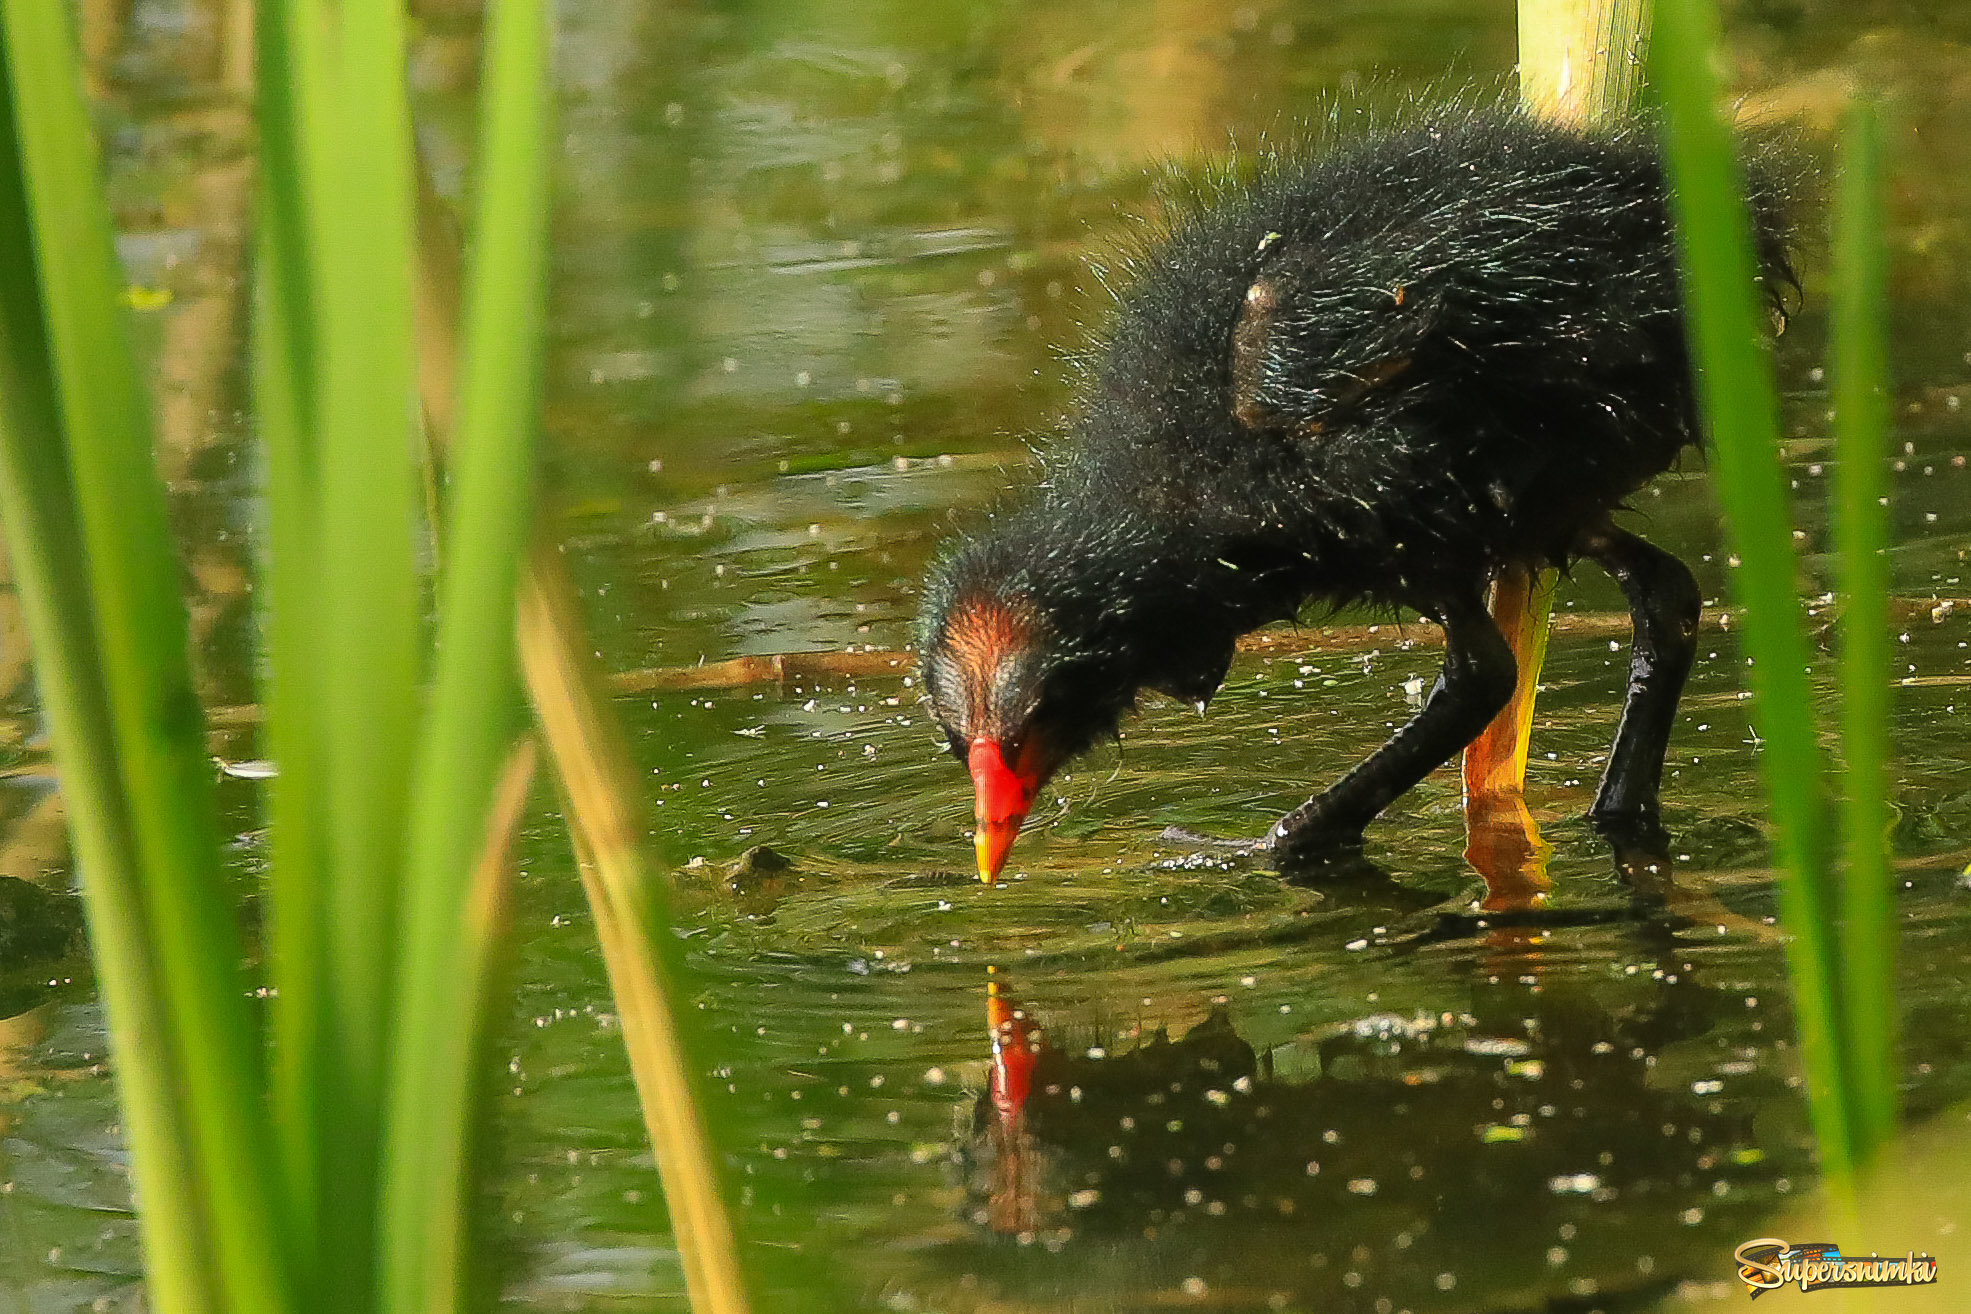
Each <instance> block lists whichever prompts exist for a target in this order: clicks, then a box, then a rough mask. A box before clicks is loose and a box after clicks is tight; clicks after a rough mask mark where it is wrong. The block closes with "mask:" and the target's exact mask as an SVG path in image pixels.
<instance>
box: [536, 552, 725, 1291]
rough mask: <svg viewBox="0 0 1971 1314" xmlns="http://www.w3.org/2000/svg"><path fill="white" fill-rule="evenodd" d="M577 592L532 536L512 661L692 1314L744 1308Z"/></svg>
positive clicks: (667, 943)
mask: <svg viewBox="0 0 1971 1314" xmlns="http://www.w3.org/2000/svg"><path fill="white" fill-rule="evenodd" d="M582 636H583V627H582V622H581V616H580V610H579V607H578V605H577V604H576V601H575V590H574V586H573V585H572V584H571V583H570V582H569V580H568V577H567V574H566V573H565V571H564V570H563V569H562V565H561V557H560V554H559V553H558V552H556V551H555V549H554V547H553V545H552V543H550V542H549V541H548V540H547V539H545V538H543V539H540V540H538V541H537V542H536V544H535V547H534V551H533V553H532V555H531V558H530V560H529V562H528V569H527V575H526V578H525V579H524V581H523V582H522V584H521V587H520V615H519V641H520V664H521V669H522V671H523V672H524V673H525V676H526V682H527V691H528V694H529V696H530V697H531V699H532V701H533V704H534V715H535V717H536V719H537V720H538V721H539V723H540V727H541V734H542V736H543V738H545V739H546V741H547V745H548V751H549V752H550V753H551V754H552V755H553V758H554V765H555V773H556V775H557V776H558V777H559V778H560V781H561V786H562V790H563V797H564V801H565V806H564V807H563V809H562V811H563V815H564V816H565V817H566V818H567V821H568V835H569V839H570V841H571V842H572V843H573V845H574V848H575V865H576V868H577V869H578V870H579V871H580V873H581V876H582V888H583V891H584V892H585V893H586V894H587V895H588V902H589V910H590V912H591V914H592V915H593V916H594V918H595V929H596V938H597V939H598V940H599V941H600V943H601V945H602V957H603V962H604V963H605V964H606V965H607V967H608V969H609V988H610V992H611V994H612V995H613V996H614V997H615V1000H616V1009H617V1013H618V1015H619V1017H620V1019H621V1029H622V1033H623V1048H624V1049H625V1050H626V1051H627V1052H628V1054H629V1059H630V1074H631V1076H632V1077H633V1078H634V1079H635V1081H636V1091H637V1103H638V1105H639V1106H640V1107H641V1108H642V1110H643V1121H644V1127H645V1129H646V1130H647V1131H648V1133H649V1135H650V1148H651V1150H652V1151H653V1152H654V1153H655V1154H656V1156H657V1173H658V1177H659V1180H660V1181H661V1182H662V1183H663V1187H664V1207H665V1209H666V1210H667V1211H668V1212H669V1213H670V1216H671V1231H672V1235H673V1236H674V1237H675V1238H676V1240H677V1248H678V1262H679V1264H680V1265H681V1266H682V1267H683V1269H684V1281H685V1290H686V1292H687V1294H688V1296H689V1298H690V1302H691V1308H692V1309H693V1310H694V1311H696V1312H697V1314H747V1312H748V1311H749V1310H750V1309H751V1308H752V1302H751V1300H750V1298H749V1296H748V1294H747V1289H746V1283H745V1273H744V1270H743V1269H742V1268H741V1266H740V1263H739V1247H738V1240H737V1236H736V1233H735V1231H734V1228H733V1225H732V1218H731V1214H730V1213H729V1211H728V1209H727V1206H726V1199H725V1192H724V1188H723V1184H722V1182H721V1180H720V1174H719V1169H718V1157H717V1154H716V1152H715V1150H714V1147H713V1143H712V1138H711V1132H710V1128H709V1127H708V1126H707V1124H706V1120H705V1109H704V1100H703V1098H702V1096H701V1094H700V1083H699V1081H698V1079H697V1076H696V1073H697V1071H698V1070H699V1069H697V1068H696V1067H695V1066H694V1065H693V1064H692V1062H691V1059H690V1055H689V1054H688V1052H687V1047H686V1037H685V1034H684V1027H685V1025H687V1024H688V1022H689V1020H690V1018H689V1013H688V1012H687V1011H685V1010H683V1009H681V1008H680V1006H679V1003H678V1001H679V1000H680V999H682V998H683V997H684V992H683V991H681V990H680V989H679V988H678V976H679V974H678V972H677V971H676V967H677V964H676V961H675V954H674V953H673V954H667V953H666V950H667V949H669V948H671V947H672V946H674V945H675V944H676V941H675V940H674V939H673V938H672V937H671V936H670V934H669V932H668V929H667V928H668V925H669V920H670V919H669V916H668V908H667V907H666V898H665V885H664V883H663V881H662V880H661V878H659V877H658V876H657V874H656V873H655V872H653V871H652V870H651V869H650V866H649V864H648V863H647V862H646V861H645V858H644V852H643V837H644V834H645V832H646V829H647V827H646V826H645V825H644V824H643V823H642V821H641V820H640V818H639V817H638V809H637V800H638V798H639V795H638V793H637V786H636V771H635V769H634V768H632V767H631V765H630V757H629V749H628V746H627V744H626V743H625V742H624V740H623V732H622V728H621V725H620V724H619V723H618V722H617V721H616V719H615V717H614V715H613V714H612V713H611V711H610V709H609V705H608V702H607V701H606V700H605V699H604V698H603V697H602V696H601V695H600V694H599V693H598V692H597V690H598V689H599V688H600V683H599V681H598V680H597V679H596V676H595V672H594V671H593V669H592V667H591V664H590V661H589V657H588V653H589V647H588V645H587V643H586V642H585V640H584V639H583V637H582Z"/></svg>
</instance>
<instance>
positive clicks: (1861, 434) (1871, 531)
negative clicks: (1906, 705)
mask: <svg viewBox="0 0 1971 1314" xmlns="http://www.w3.org/2000/svg"><path fill="white" fill-rule="evenodd" d="M1882 152H1883V133H1882V122H1881V112H1880V110H1879V108H1878V107H1877V106H1876V105H1875V104H1874V103H1873V102H1872V101H1869V100H1867V99H1860V100H1857V101H1855V103H1854V104H1853V105H1851V106H1850V107H1849V110H1848V114H1847V118H1846V122H1845V124H1844V126H1843V130H1842V135H1841V172H1840V181H1839V186H1838V189H1837V191H1836V195H1835V213H1834V249H1833V280H1832V305H1831V307H1830V311H1831V322H1830V325H1829V338H1830V342H1829V345H1830V348H1831V353H1830V354H1831V357H1832V360H1831V367H1832V368H1831V373H1832V376H1833V377H1832V391H1833V394H1834V443H1835V455H1836V456H1837V458H1838V460H1837V461H1836V464H1835V477H1834V531H1835V533H1834V540H1835V548H1836V557H1837V559H1838V562H1839V569H1840V579H1841V591H1842V593H1843V594H1844V595H1845V596H1846V599H1847V605H1846V608H1845V610H1844V611H1843V613H1842V621H1841V752H1842V759H1843V764H1844V765H1843V772H1842V778H1841V784H1842V788H1841V855H1842V862H1841V866H1842V881H1841V914H1842V930H1843V938H1842V1004H1843V1006H1844V1007H1845V1008H1846V1010H1847V1023H1848V1024H1847V1037H1848V1041H1849V1044H1850V1046H1851V1055H1852V1061H1851V1064H1850V1069H1851V1073H1850V1075H1851V1078H1852V1080H1853V1083H1854V1090H1855V1109H1854V1119H1855V1125H1856V1131H1857V1138H1858V1145H1857V1152H1858V1154H1859V1155H1860V1157H1861V1158H1862V1159H1864V1160H1866V1159H1868V1158H1869V1157H1870V1156H1871V1155H1872V1154H1873V1153H1874V1152H1875V1151H1876V1150H1877V1149H1879V1148H1880V1147H1881V1146H1882V1145H1883V1144H1884V1143H1885V1142H1887V1141H1888V1140H1889V1139H1890V1137H1891V1136H1893V1135H1894V1134H1895V1128H1896V1071H1897V1068H1896V1061H1895V1031H1896V1027H1895V1020H1896V1009H1895V979H1894V977H1895V925H1894V921H1893V918H1894V905H1893V901H1892V895H1893V891H1894V885H1893V882H1892V879H1891V873H1890V868H1889V839H1888V831H1889V802H1888V788H1889V772H1888V747H1889V746H1888V737H1889V707H1890V690H1891V685H1890V679H1889V559H1888V555H1887V549H1888V537H1889V532H1888V518H1889V513H1888V510H1887V508H1886V507H1885V505H1884V499H1885V498H1886V496H1887V494H1888V491H1889V488H1888V476H1887V473H1886V466H1887V456H1888V443H1889V358H1888V347H1887V336H1888V334H1887V329H1886V326H1885V325H1884V322H1883V320H1884V308H1885V307H1886V306H1887V305H1888V299H1889V288H1888V251H1887V248H1886V245H1885V241H1884V238H1883V234H1884V233H1886V232H1887V231H1888V222H1887V216H1886V215H1885V213H1884V207H1883V180H1882Z"/></svg>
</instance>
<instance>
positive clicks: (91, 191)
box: [0, 0, 290, 1311]
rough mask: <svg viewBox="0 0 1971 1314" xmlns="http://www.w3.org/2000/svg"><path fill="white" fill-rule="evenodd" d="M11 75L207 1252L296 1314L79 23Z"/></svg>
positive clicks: (248, 1297)
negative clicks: (206, 1215) (82, 66)
mask: <svg viewBox="0 0 1971 1314" xmlns="http://www.w3.org/2000/svg"><path fill="white" fill-rule="evenodd" d="M0 21H3V22H4V35H5V50H6V58H7V60H8V72H9V76H10V80H11V86H12V90H13V94H14V104H15V110H16V118H15V127H16V130H17V132H18V134H19V137H18V144H19V150H20V159H21V173H22V177H23V179H24V181H25V187H24V192H25V196H26V201H27V214H28V217H29V222H30V230H31V232H32V235H33V246H34V256H35V263H36V270H37V274H38V278H39V287H40V292H41V299H42V306H43V316H44V321H45V323H46V325H47V351H48V360H49V364H50V367H51V372H52V375H53V377H54V380H55V384H56V390H55V396H56V401H57V404H58V406H59V410H60V419H61V432H62V434H63V437H64V440H65V441H66V444H67V448H68V454H69V461H68V470H69V479H70V483H71V487H72V490H73V494H74V499H75V506H76V513H77V514H76V528H77V530H78V531H79V534H80V541H81V545H82V550H83V556H84V560H85V561H86V563H87V570H88V575H89V586H90V589H89V591H90V597H91V603H92V609H93V621H94V629H95V638H96V642H97V645H98V647H97V651H98V660H99V663H100V668H101V673H102V683H103V690H104V693H105V695H106V698H107V705H108V708H109V712H110V724H111V727H112V731H113V733H114V736H115V741H116V748H117V764H118V772H119V775H120V777H121V780H122V785H123V794H124V799H125V804H126V806H127V808H128V809H129V823H130V828H131V832H132V834H133V835H134V836H135V840H136V845H137V850H138V857H139V861H140V863H141V865H142V880H143V893H144V912H145V914H146V916H147V920H148V924H149V926H150V928H151V930H152V931H153V932H154V939H153V941H152V944H153V950H154V954H155V962H156V966H157V975H158V980H159V984H160V985H161V987H162V990H163V997H164V1000H165V1004H166V1014H165V1021H166V1027H167V1031H168V1032H169V1034H170V1036H171V1038H172V1040H173V1041H175V1043H176V1045H177V1046H178V1047H180V1048H181V1050H182V1054H183V1064H182V1066H181V1067H180V1069H179V1070H178V1072H177V1074H176V1075H177V1078H178V1082H179V1095H180V1098H182V1100H183V1101H184V1105H185V1110H186V1115H187V1116H186V1124H187V1127H188V1130H189V1141H190V1144H191V1146H192V1148H193V1152H194V1154H195V1156H196V1162H197V1169H196V1172H197V1174H198V1177H199V1180H200V1184H201V1185H202V1187H203V1188H204V1190H205V1191H206V1192H207V1193H208V1195H209V1199H210V1201H211V1206H212V1224H211V1229H210V1233H209V1235H210V1238H211V1241H212V1245H213V1250H214V1255H215V1260H216V1266H217V1269H218V1272H219V1276H220V1279H221V1283H222V1288H223V1290H224V1291H225V1293H226V1295H227V1298H228V1300H229V1303H230V1304H231V1305H233V1306H234V1307H236V1308H238V1309H242V1310H254V1311H262V1310H265V1311H278V1310H283V1309H286V1308H288V1307H289V1305H288V1302H289V1298H290V1292H289V1290H288V1288H287V1276H286V1272H285V1254H284V1251H283V1249H282V1242H283V1240H284V1236H283V1232H282V1229H281V1226H280V1215H279V1213H278V1212H277V1209H276V1207H275V1201H276V1200H277V1198H278V1192H277V1191H276V1190H275V1188H274V1184H273V1181H272V1176H271V1156H270V1154H269V1149H270V1147H271V1131H270V1128H269V1127H268V1124H267V1119H266V1113H265V1109H264V1106H263V1105H262V1103H261V1101H260V1098H259V1090H260V1082H259V1064H258V1061H257V1053H256V1051H255V1048H254V1044H253V1039H252V1035H251V1031H250V1028H249V1025H248V1020H247V1014H246V1003H245V989H244V978H243V975H242V973H241V971H240V966H239V955H240V946H239V942H238V928H237V924H236V921H235V909H234V906H233V903H232V899H231V896H230V894H229V893H228V891H227V889H226V887H225V885H224V883H223V882H222V880H221V878H220V872H219V857H218V842H217V826H216V821H215V817H214V812H213V805H212V797H211V792H212V781H211V768H210V764H209V763H208V762H207V760H206V755H205V745H204V738H203V725H202V719H201V716H200V712H199V705H198V700H197V697H196V695H195V693H194V691H193V689H192V684H191V672H190V665H189V660H188V657H187V652H186V628H185V615H184V608H183V603H182V601H181V599H180V595H179V580H178V564H177V561H178V559H177V553H176V551H175V546H174V544H173V541H172V538H171V534H170V528H169V524H168V521H167V518H166V513H165V504H164V490H163V487H162V485H161V484H160V482H159V480H158V477H157V472H156V469H155V466H154V465H153V463H152V457H151V429H150V421H149V415H148V408H147V405H146V399H145V396H144V392H143V387H142V384H141V381H140V379H139V376H138V371H137V365H136V361H135V358H134V356H133V355H132V351H131V346H130V340H129V334H128V325H127V324H126V323H125V321H124V318H123V308H122V303H121V292H122V283H123V280H122V277H121V271H120V269H119V268H118V266H117V263H116V256H115V252H114V249H113V247H112V243H111V236H110V231H109V226H108V214H109V210H108V205H107V203H106V201H105V198H104V195H103V191H102V184H101V180H100V178H99V177H98V173H97V154H96V146H95V140H94V138H93V135H92V133H91V130H90V125H89V120H88V116H87V113H86V110H85V108H84V104H83V99H82V95H81V79H80V73H79V69H78V66H77V61H76V58H75V46H74V41H73V35H72V33H71V31H70V27H69V23H70V12H69V10H68V8H67V7H66V6H63V5H54V4H48V3H45V2H40V0H5V3H4V4H3V5H0Z"/></svg>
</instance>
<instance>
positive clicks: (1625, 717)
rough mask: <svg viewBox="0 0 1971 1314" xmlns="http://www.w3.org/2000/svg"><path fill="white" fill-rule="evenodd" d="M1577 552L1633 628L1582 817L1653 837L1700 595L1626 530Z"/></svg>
mask: <svg viewBox="0 0 1971 1314" xmlns="http://www.w3.org/2000/svg"><path fill="white" fill-rule="evenodd" d="M1581 551H1582V554H1583V555H1585V556H1587V557H1590V558H1592V559H1593V560H1594V561H1595V562H1596V563H1597V564H1598V565H1600V566H1601V568H1602V569H1603V570H1606V571H1607V572H1608V573H1609V574H1610V575H1611V576H1613V577H1614V579H1615V582H1616V583H1617V584H1619V585H1621V587H1622V593H1623V596H1624V597H1626V598H1628V600H1629V615H1630V617H1631V619H1632V622H1633V624H1634V626H1635V641H1634V643H1633V644H1632V645H1631V647H1630V650H1629V694H1628V698H1627V700H1626V701H1625V702H1624V703H1623V704H1622V721H1621V724H1620V726H1619V727H1618V728H1617V729H1616V731H1615V746H1614V747H1613V748H1611V749H1610V750H1609V753H1608V768H1607V770H1605V771H1603V772H1602V777H1601V788H1600V789H1599V790H1598V791H1596V793H1595V802H1594V806H1593V807H1592V808H1590V809H1589V811H1588V816H1589V817H1590V818H1591V819H1592V820H1593V821H1594V823H1595V824H1596V825H1597V826H1598V827H1600V828H1601V829H1602V830H1603V831H1604V832H1610V831H1620V832H1624V833H1630V832H1653V831H1656V830H1658V829H1660V827H1659V823H1658V822H1657V818H1656V791H1657V788H1658V786H1660V785H1661V784H1662V782H1663V753H1664V750H1665V749H1666V748H1667V747H1668V746H1669V743H1670V726H1671V724H1672V723H1673V722H1674V721H1675V719H1676V715H1677V699H1678V698H1679V697H1680V696H1681V695H1682V693H1683V689H1684V680H1685V679H1686V678H1687V677H1688V676H1689V675H1690V666H1691V661H1692V659H1693V658H1695V657H1696V655H1697V618H1698V612H1699V610H1700V608H1701V607H1702V604H1703V600H1704V599H1703V594H1701V593H1700V592H1699V591H1698V588H1697V581H1696V580H1695V579H1693V578H1692V577H1691V573H1690V570H1689V568H1688V567H1686V566H1685V565H1684V563H1683V562H1681V561H1679V560H1677V559H1676V558H1675V557H1673V556H1671V555H1670V554H1669V553H1668V552H1665V551H1664V550H1663V549H1662V548H1659V547H1656V546H1654V545H1653V544H1650V543H1646V542H1644V541H1643V540H1642V539H1640V538H1638V537H1636V536H1635V535H1634V534H1631V533H1629V532H1628V531H1627V530H1624V529H1617V528H1615V527H1614V526H1612V525H1607V526H1603V527H1602V528H1600V529H1597V530H1594V531H1593V532H1591V533H1590V534H1588V535H1587V536H1586V537H1585V538H1584V539H1583V540H1582V542H1581Z"/></svg>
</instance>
